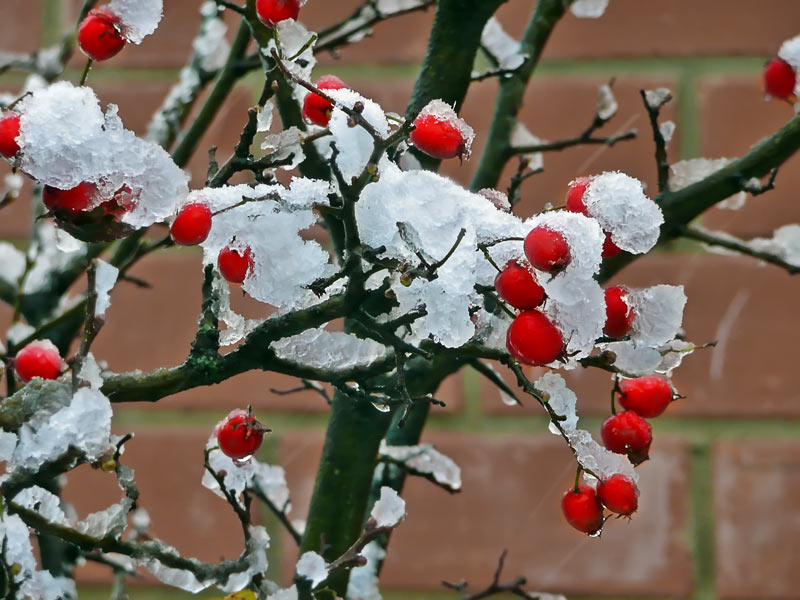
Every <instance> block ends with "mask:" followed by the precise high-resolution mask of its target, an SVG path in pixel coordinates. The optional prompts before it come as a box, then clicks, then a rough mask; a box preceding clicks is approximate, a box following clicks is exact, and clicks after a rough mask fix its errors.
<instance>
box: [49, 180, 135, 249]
mask: <svg viewBox="0 0 800 600" xmlns="http://www.w3.org/2000/svg"><path fill="white" fill-rule="evenodd" d="M101 194H102V192H101V191H100V190H99V189H98V187H97V185H96V184H94V183H89V182H83V183H80V184H78V185H77V186H75V187H74V188H70V189H68V190H61V189H58V188H56V187H53V186H49V185H46V186H45V187H44V189H43V190H42V201H43V202H44V205H45V206H46V207H47V209H48V210H49V211H50V213H51V215H52V216H53V218H54V219H55V221H56V223H57V224H58V226H59V227H61V228H62V229H63V230H64V231H66V232H67V233H69V234H70V235H72V236H73V237H76V238H77V239H79V240H82V241H84V242H110V241H113V240H116V239H119V238H121V237H125V236H127V235H129V234H130V233H131V232H132V231H133V228H132V227H130V226H129V225H127V224H125V223H123V222H122V221H121V220H120V219H121V218H122V217H123V216H124V215H125V214H127V213H128V212H130V211H131V210H133V208H134V207H135V206H136V202H137V195H136V194H134V193H133V192H132V190H131V189H130V188H129V187H128V186H123V187H121V188H120V189H118V190H117V191H116V192H115V193H114V194H113V195H112V196H110V197H108V196H101Z"/></svg>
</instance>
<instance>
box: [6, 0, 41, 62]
mask: <svg viewBox="0 0 800 600" xmlns="http://www.w3.org/2000/svg"><path fill="white" fill-rule="evenodd" d="M42 18H43V17H42V2H41V0H5V1H4V2H3V18H2V19H0V40H2V43H1V44H0V45H2V48H3V50H6V51H8V52H33V51H34V50H38V49H39V48H40V47H41V45H42Z"/></svg>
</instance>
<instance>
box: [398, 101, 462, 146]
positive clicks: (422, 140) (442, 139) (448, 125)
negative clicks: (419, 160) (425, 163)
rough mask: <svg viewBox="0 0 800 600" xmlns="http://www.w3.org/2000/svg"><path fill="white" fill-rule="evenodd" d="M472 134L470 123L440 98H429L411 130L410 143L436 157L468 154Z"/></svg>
mask: <svg viewBox="0 0 800 600" xmlns="http://www.w3.org/2000/svg"><path fill="white" fill-rule="evenodd" d="M474 137H475V133H474V132H473V130H472V127H470V126H469V125H467V123H466V121H464V120H463V119H461V118H459V117H458V115H457V114H456V112H455V111H454V110H453V108H452V107H451V106H450V105H449V104H447V103H445V102H442V101H441V100H432V101H431V102H429V103H428V104H427V105H426V106H425V108H423V109H422V111H421V112H420V113H419V115H418V116H417V118H416V119H414V130H413V131H412V132H411V142H412V143H413V144H414V146H416V147H417V148H418V149H419V150H420V151H422V152H424V153H425V154H427V155H428V156H432V157H433V158H438V159H439V160H446V159H448V158H455V157H458V158H469V154H470V147H471V146H472V140H473V139H474Z"/></svg>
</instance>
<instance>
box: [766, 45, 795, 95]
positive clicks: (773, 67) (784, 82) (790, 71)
mask: <svg viewBox="0 0 800 600" xmlns="http://www.w3.org/2000/svg"><path fill="white" fill-rule="evenodd" d="M796 84H797V73H796V72H795V70H794V67H792V65H790V64H789V63H788V62H786V61H785V60H783V59H782V58H778V57H777V56H776V57H773V58H771V59H769V61H768V62H767V64H766V65H765V66H764V91H765V92H766V93H767V95H769V96H772V97H773V98H780V99H782V100H785V99H786V98H789V97H790V96H792V95H793V94H794V88H795V85H796Z"/></svg>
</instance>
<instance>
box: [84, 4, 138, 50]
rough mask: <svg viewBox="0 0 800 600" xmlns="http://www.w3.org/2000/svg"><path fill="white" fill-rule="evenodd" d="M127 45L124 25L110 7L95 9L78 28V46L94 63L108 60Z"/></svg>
mask: <svg viewBox="0 0 800 600" xmlns="http://www.w3.org/2000/svg"><path fill="white" fill-rule="evenodd" d="M125 44H127V40H126V39H125V36H124V35H123V33H122V23H121V22H120V19H119V17H118V16H117V15H115V14H114V13H113V12H111V11H110V10H109V9H108V7H105V6H104V7H101V8H95V9H93V10H91V11H90V12H89V14H88V15H87V16H86V18H85V19H84V20H83V21H81V24H80V25H79V26H78V45H79V46H80V48H81V51H82V52H83V53H84V54H85V55H86V56H88V57H89V58H90V59H92V60H94V61H103V60H108V59H109V58H112V57H114V56H116V55H117V54H119V53H120V52H121V51H122V49H123V48H124V47H125Z"/></svg>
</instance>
